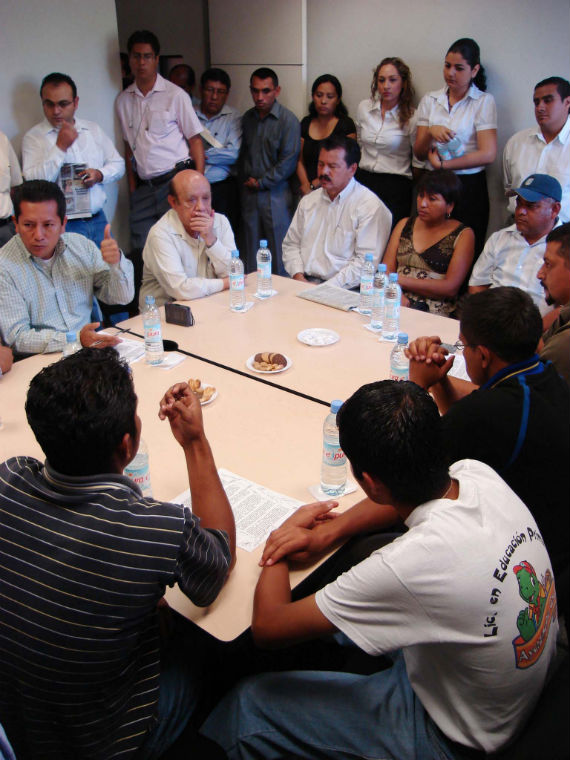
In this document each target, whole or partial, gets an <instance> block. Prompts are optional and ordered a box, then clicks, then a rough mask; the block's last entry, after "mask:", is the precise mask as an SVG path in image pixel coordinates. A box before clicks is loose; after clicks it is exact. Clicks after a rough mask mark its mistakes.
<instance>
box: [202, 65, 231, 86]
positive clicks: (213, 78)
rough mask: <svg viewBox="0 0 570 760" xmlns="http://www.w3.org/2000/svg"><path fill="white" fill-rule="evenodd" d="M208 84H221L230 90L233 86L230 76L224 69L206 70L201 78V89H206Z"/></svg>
mask: <svg viewBox="0 0 570 760" xmlns="http://www.w3.org/2000/svg"><path fill="white" fill-rule="evenodd" d="M206 82H221V83H222V84H223V85H224V87H227V88H228V90H229V89H230V88H231V86H232V80H231V79H230V75H229V74H228V73H227V71H224V70H223V69H216V68H211V69H206V71H205V72H204V73H203V74H202V76H201V77H200V87H204V86H205V85H206Z"/></svg>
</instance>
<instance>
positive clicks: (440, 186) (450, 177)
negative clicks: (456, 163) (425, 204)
mask: <svg viewBox="0 0 570 760" xmlns="http://www.w3.org/2000/svg"><path fill="white" fill-rule="evenodd" d="M461 188H462V185H461V180H460V179H459V177H458V176H457V174H456V173H455V172H452V171H449V169H436V170H435V171H433V172H424V173H423V174H422V176H421V178H420V180H419V182H418V184H417V185H416V192H417V194H418V195H423V194H424V193H425V194H426V195H429V194H431V193H436V194H437V195H442V196H443V198H444V199H445V202H446V203H453V204H454V205H455V206H456V205H457V203H458V201H459V198H460V197H461Z"/></svg>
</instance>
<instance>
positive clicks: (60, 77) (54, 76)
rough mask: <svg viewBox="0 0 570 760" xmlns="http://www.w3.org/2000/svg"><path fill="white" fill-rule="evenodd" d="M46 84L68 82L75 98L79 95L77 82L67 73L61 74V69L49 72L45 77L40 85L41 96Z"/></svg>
mask: <svg viewBox="0 0 570 760" xmlns="http://www.w3.org/2000/svg"><path fill="white" fill-rule="evenodd" d="M46 84H68V85H69V86H70V87H71V94H72V95H73V100H75V98H76V97H77V87H76V85H75V82H74V81H73V79H72V78H71V77H70V76H68V75H67V74H60V73H59V71H54V72H52V73H51V74H48V75H47V76H46V77H44V78H43V79H42V83H41V85H40V97H42V90H43V89H44V87H45V86H46Z"/></svg>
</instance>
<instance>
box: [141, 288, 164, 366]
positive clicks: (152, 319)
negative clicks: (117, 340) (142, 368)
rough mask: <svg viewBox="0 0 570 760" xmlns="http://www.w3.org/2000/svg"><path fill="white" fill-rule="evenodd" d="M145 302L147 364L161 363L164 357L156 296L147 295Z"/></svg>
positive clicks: (144, 320)
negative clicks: (155, 301)
mask: <svg viewBox="0 0 570 760" xmlns="http://www.w3.org/2000/svg"><path fill="white" fill-rule="evenodd" d="M145 304H146V306H145V309H144V311H143V314H142V319H143V326H144V353H145V358H146V362H147V364H160V362H161V361H162V360H163V359H164V346H163V344H162V325H161V323H160V312H159V310H158V307H157V306H156V305H155V303H154V296H146V298H145Z"/></svg>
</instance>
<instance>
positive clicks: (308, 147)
mask: <svg viewBox="0 0 570 760" xmlns="http://www.w3.org/2000/svg"><path fill="white" fill-rule="evenodd" d="M311 95H312V96H313V100H312V102H311V104H310V105H309V115H308V116H305V118H304V119H303V120H302V121H301V153H300V154H299V161H298V163H297V177H298V179H299V184H300V186H301V194H302V195H307V194H308V193H310V192H311V190H316V189H317V188H318V187H320V184H321V183H320V182H319V178H318V171H317V162H318V160H319V144H320V142H321V140H324V139H326V138H327V137H330V136H331V135H332V134H342V135H346V136H347V137H352V138H354V139H356V126H355V124H354V122H353V121H352V119H350V118H349V116H348V111H347V109H346V106H345V105H344V103H343V102H342V85H341V83H340V82H339V81H338V79H337V78H336V77H335V76H333V75H332V74H323V75H322V76H320V77H318V78H317V79H315V81H314V82H313V87H312V88H311Z"/></svg>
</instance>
